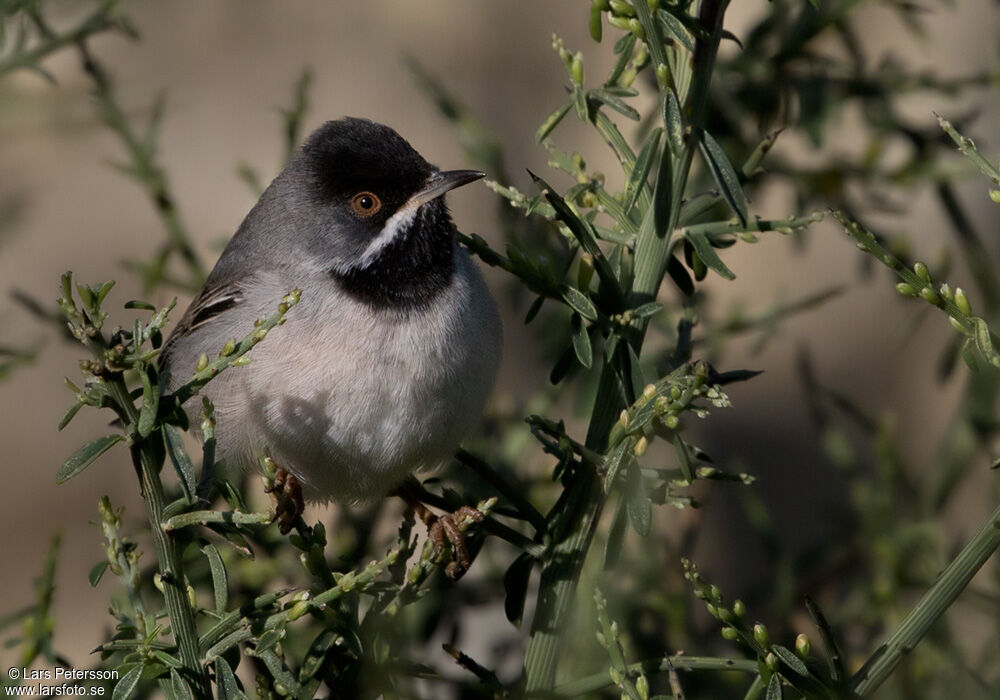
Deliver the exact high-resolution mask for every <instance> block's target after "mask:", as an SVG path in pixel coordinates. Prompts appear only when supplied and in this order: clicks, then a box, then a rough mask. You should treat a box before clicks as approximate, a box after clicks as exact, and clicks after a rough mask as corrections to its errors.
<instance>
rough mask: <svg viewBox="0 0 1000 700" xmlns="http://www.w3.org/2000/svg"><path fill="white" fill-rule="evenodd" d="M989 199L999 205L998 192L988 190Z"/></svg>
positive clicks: (999, 195) (999, 192)
mask: <svg viewBox="0 0 1000 700" xmlns="http://www.w3.org/2000/svg"><path fill="white" fill-rule="evenodd" d="M990 199H992V200H993V201H994V202H996V203H997V204H1000V190H990Z"/></svg>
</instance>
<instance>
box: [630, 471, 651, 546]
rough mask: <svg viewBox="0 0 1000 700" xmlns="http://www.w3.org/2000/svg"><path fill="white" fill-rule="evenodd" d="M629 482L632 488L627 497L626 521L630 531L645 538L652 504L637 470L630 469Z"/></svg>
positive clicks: (649, 522) (647, 532)
mask: <svg viewBox="0 0 1000 700" xmlns="http://www.w3.org/2000/svg"><path fill="white" fill-rule="evenodd" d="M630 471H631V472H632V474H631V475H630V480H631V481H632V488H631V489H629V495H628V519H629V522H631V523H632V529H633V530H635V531H636V532H637V533H638V534H639V535H641V536H642V537H645V536H646V535H648V534H649V527H650V524H651V523H652V520H653V502H652V500H650V498H649V494H648V493H646V487H645V484H644V483H643V480H642V475H641V474H639V470H638V469H636V468H635V467H632V468H631V470H630Z"/></svg>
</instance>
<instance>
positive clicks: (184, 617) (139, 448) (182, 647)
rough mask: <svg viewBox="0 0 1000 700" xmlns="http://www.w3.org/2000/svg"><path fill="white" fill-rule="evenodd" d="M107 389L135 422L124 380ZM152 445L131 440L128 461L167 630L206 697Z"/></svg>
mask: <svg viewBox="0 0 1000 700" xmlns="http://www.w3.org/2000/svg"><path fill="white" fill-rule="evenodd" d="M110 389H111V393H112V396H113V397H114V399H115V401H116V403H118V405H119V406H120V408H121V410H122V413H123V415H122V418H123V419H124V420H125V422H126V426H128V427H129V428H131V426H134V425H135V424H136V423H137V422H138V420H139V412H138V410H136V407H135V404H134V403H133V402H132V399H131V397H130V396H129V392H128V388H127V387H126V386H125V382H124V381H123V380H122V379H121V377H120V376H119V377H117V378H115V379H114V380H113V381H111V382H110ZM154 445H155V442H154V440H153V439H149V438H147V439H146V440H143V441H141V442H137V443H135V444H134V445H133V446H132V462H133V464H135V468H136V471H137V472H138V474H139V481H140V484H141V488H142V500H143V503H145V505H146V517H147V518H148V520H149V525H150V530H151V531H152V534H153V546H154V547H155V549H156V559H157V561H158V562H159V566H160V577H161V579H162V581H163V597H164V599H165V600H166V604H167V616H168V617H169V618H170V630H171V633H172V634H173V637H174V642H175V643H176V644H177V649H178V652H179V654H180V659H181V663H182V664H183V665H184V671H185V675H186V676H187V678H188V681H189V682H190V683H191V685H192V690H193V691H194V693H195V697H199V698H210V697H211V696H212V695H211V691H210V689H209V688H210V686H209V682H208V676H207V675H206V674H205V669H204V667H203V666H202V664H201V653H200V651H199V649H198V628H197V626H196V624H195V619H194V609H193V608H192V606H191V603H190V601H189V599H188V594H187V583H186V582H185V578H184V568H183V565H182V563H181V553H180V549H179V548H178V546H177V541H176V540H175V539H174V537H173V536H172V535H171V534H170V533H168V532H167V531H166V530H164V529H163V520H164V518H163V510H164V508H165V507H166V504H167V499H166V496H165V494H164V492H163V483H162V482H161V481H160V468H161V467H162V466H163V453H162V452H160V451H159V450H158V449H157V448H156V447H155V446H154Z"/></svg>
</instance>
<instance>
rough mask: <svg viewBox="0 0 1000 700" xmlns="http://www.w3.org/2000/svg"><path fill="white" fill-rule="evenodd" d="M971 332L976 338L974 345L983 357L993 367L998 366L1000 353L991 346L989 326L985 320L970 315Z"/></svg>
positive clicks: (999, 365)
mask: <svg viewBox="0 0 1000 700" xmlns="http://www.w3.org/2000/svg"><path fill="white" fill-rule="evenodd" d="M970 320H971V321H972V326H973V332H974V336H975V338H976V347H977V348H979V352H981V353H982V355H983V357H984V358H985V359H986V361H987V362H989V363H990V364H991V365H993V366H994V367H1000V353H998V352H997V351H996V348H995V347H993V339H992V338H991V337H990V327H989V326H987V325H986V321H984V320H983V319H981V318H978V317H975V316H974V317H972V318H971V319H970Z"/></svg>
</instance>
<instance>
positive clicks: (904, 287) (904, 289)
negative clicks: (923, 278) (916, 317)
mask: <svg viewBox="0 0 1000 700" xmlns="http://www.w3.org/2000/svg"><path fill="white" fill-rule="evenodd" d="M896 291H897V292H899V293H900V294H902V295H903V296H904V297H915V296H917V290H916V289H914V288H913V286H912V285H910V284H908V283H907V282H900V283H899V284H897V285H896Z"/></svg>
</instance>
